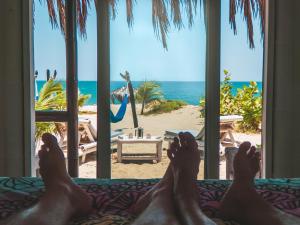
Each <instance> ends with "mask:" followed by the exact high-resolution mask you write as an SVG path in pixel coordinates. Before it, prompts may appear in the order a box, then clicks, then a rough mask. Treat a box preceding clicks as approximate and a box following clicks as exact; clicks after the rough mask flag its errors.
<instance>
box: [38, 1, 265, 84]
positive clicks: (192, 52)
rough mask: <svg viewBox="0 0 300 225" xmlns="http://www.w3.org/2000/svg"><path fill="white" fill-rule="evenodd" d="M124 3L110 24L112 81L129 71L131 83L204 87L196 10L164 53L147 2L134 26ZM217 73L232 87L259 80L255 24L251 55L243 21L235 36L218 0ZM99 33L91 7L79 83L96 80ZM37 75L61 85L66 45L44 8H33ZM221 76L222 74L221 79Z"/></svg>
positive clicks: (199, 19)
mask: <svg viewBox="0 0 300 225" xmlns="http://www.w3.org/2000/svg"><path fill="white" fill-rule="evenodd" d="M124 2H125V1H119V3H118V6H117V17H116V19H115V20H112V21H111V33H110V35H111V46H110V49H111V52H110V54H111V80H113V81H115V80H121V78H120V76H119V73H120V72H124V71H125V70H128V71H129V72H130V74H131V78H132V80H145V79H146V80H160V81H203V80H204V79H205V35H206V34H205V27H204V21H203V13H202V12H200V10H198V13H197V16H196V18H195V23H194V26H193V27H192V28H191V29H189V28H188V26H187V20H186V18H185V27H186V28H185V29H182V30H181V31H177V30H176V29H174V28H171V30H170V33H169V35H168V51H166V50H165V49H163V47H162V43H161V42H160V41H159V40H158V39H157V37H156V36H155V35H154V32H153V27H152V17H151V13H152V11H151V10H152V9H151V1H137V4H136V5H135V8H134V26H133V28H132V29H129V28H128V26H127V23H126V11H125V4H124ZM221 2H222V18H221V24H222V37H221V39H222V40H221V71H223V70H224V69H227V70H229V71H230V72H231V74H232V79H233V80H235V81H249V80H256V81H260V80H261V79H262V62H263V47H262V42H261V38H260V32H259V21H258V20H255V21H254V35H255V36H254V40H255V45H256V48H255V49H249V47H248V42H247V30H246V26H245V22H244V21H243V18H242V16H241V15H238V16H237V28H238V35H236V36H235V35H234V34H233V31H232V30H231V28H230V25H229V22H228V12H229V0H222V1H221ZM96 34H97V30H96V13H95V10H94V5H93V4H92V8H91V10H90V12H89V17H88V22H87V39H86V40H82V39H81V38H78V62H79V67H78V74H79V80H96V77H97V74H96V73H97V57H96V56H97V55H96V46H97V39H96V38H97V37H96ZM34 42H35V43H34V47H35V52H34V54H35V57H34V58H35V69H36V70H38V71H39V77H38V79H39V80H44V79H45V71H46V69H50V70H52V71H53V70H54V69H56V70H57V71H58V78H59V79H62V80H64V79H65V43H64V38H63V36H62V34H61V32H60V30H58V29H54V30H53V29H52V28H51V25H50V22H49V18H48V14H47V7H46V5H40V4H39V3H37V4H36V12H35V31H34ZM220 74H222V72H221V73H220Z"/></svg>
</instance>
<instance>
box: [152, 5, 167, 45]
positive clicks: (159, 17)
mask: <svg viewBox="0 0 300 225" xmlns="http://www.w3.org/2000/svg"><path fill="white" fill-rule="evenodd" d="M152 24H153V28H154V32H155V34H156V35H157V36H158V37H159V33H160V34H161V41H162V43H163V47H164V48H165V49H168V47H167V33H168V31H169V27H170V22H169V18H168V13H167V8H166V4H165V1H164V0H152Z"/></svg>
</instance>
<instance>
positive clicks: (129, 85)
mask: <svg viewBox="0 0 300 225" xmlns="http://www.w3.org/2000/svg"><path fill="white" fill-rule="evenodd" d="M128 89H129V95H130V103H131V110H132V118H133V125H134V128H137V127H139V123H138V119H137V114H136V107H135V99H134V92H133V87H132V83H131V81H129V82H128Z"/></svg>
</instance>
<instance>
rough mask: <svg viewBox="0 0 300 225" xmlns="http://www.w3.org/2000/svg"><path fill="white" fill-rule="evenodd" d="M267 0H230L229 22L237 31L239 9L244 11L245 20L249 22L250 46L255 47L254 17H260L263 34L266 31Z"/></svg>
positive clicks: (235, 31) (262, 34)
mask: <svg viewBox="0 0 300 225" xmlns="http://www.w3.org/2000/svg"><path fill="white" fill-rule="evenodd" d="M265 1H266V0H230V13H229V22H230V24H231V28H232V29H233V31H234V33H235V34H236V33H237V28H236V21H235V16H236V14H237V12H238V11H241V12H242V13H243V17H244V20H245V21H246V23H247V33H248V40H249V46H250V48H254V47H255V46H254V39H253V38H254V32H253V17H257V16H258V15H259V17H260V21H261V22H260V25H261V36H262V38H263V37H264V32H265V7H266V2H265Z"/></svg>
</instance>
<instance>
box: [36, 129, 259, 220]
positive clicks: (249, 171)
mask: <svg viewBox="0 0 300 225" xmlns="http://www.w3.org/2000/svg"><path fill="white" fill-rule="evenodd" d="M43 141H44V143H45V144H44V145H43V146H42V149H41V150H40V151H39V157H40V173H41V175H42V178H43V181H44V183H45V189H46V193H45V196H46V198H50V199H52V198H54V199H55V198H57V197H56V196H58V195H59V194H61V195H63V196H64V197H65V198H67V199H68V201H69V203H70V205H71V206H72V210H71V212H70V215H71V216H77V215H84V214H88V213H89V212H91V210H92V201H91V199H90V198H89V196H88V195H87V194H86V193H85V192H84V191H83V190H82V189H80V187H79V186H77V185H76V184H74V183H73V182H72V180H71V178H70V177H69V175H68V173H67V171H66V165H65V160H64V155H63V152H62V151H61V149H60V148H59V146H58V143H57V140H56V138H55V137H54V136H52V135H50V134H45V135H43ZM168 157H169V158H170V161H171V162H170V165H169V167H168V169H167V171H166V173H165V175H164V177H163V179H162V180H161V181H160V182H159V183H158V184H156V185H155V187H153V188H152V189H151V190H150V191H149V192H148V193H146V194H145V195H144V196H143V197H142V198H141V199H140V200H139V201H138V203H137V205H136V207H135V209H134V210H135V212H136V213H141V212H143V211H144V210H145V209H146V208H147V207H148V206H149V204H150V203H151V201H153V199H157V198H162V199H167V200H172V202H174V201H175V204H180V203H181V202H184V201H192V202H197V196H198V195H197V188H196V184H195V180H196V179H197V174H198V172H199V164H200V152H199V151H198V146H197V143H196V141H195V139H194V137H193V136H192V135H191V134H189V133H181V134H180V135H179V139H178V138H175V139H174V142H173V143H172V144H171V147H170V149H169V150H168ZM234 170H235V178H234V181H233V184H232V185H231V187H230V189H229V191H228V192H227V194H226V195H225V197H224V199H223V201H222V204H221V208H220V210H221V214H222V215H223V217H225V218H227V219H235V218H236V216H237V215H239V211H240V209H239V205H240V203H241V202H243V201H245V199H246V198H247V197H249V196H248V193H250V192H251V191H254V192H255V190H254V182H253V180H254V177H255V175H256V173H257V172H258V170H259V154H258V153H256V152H255V147H251V144H250V143H249V142H245V143H243V144H241V146H240V150H239V152H238V153H237V155H236V157H235V160H234ZM199 210H200V209H199Z"/></svg>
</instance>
